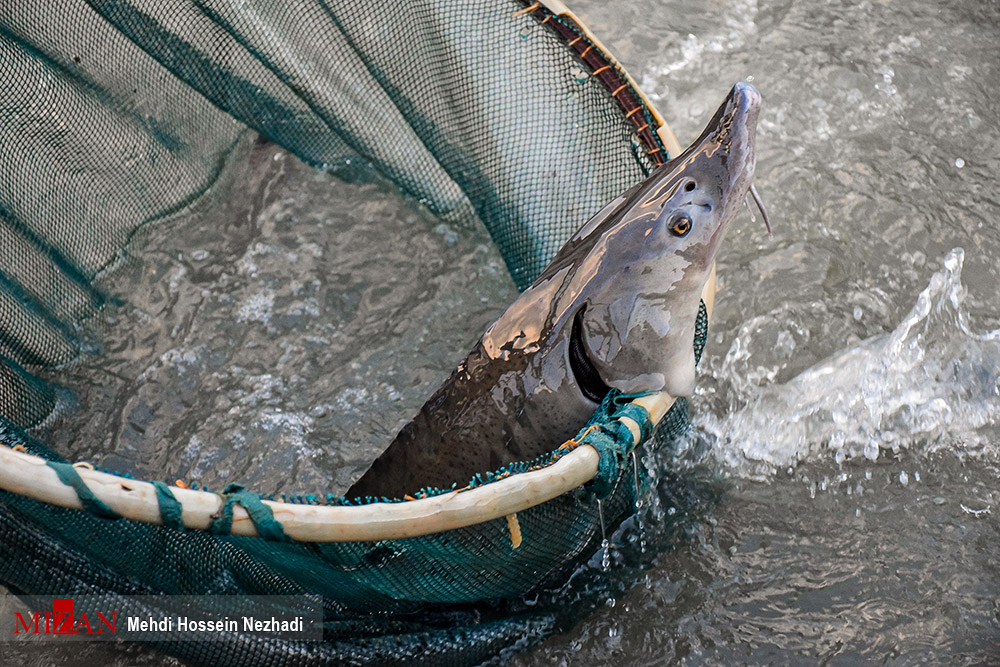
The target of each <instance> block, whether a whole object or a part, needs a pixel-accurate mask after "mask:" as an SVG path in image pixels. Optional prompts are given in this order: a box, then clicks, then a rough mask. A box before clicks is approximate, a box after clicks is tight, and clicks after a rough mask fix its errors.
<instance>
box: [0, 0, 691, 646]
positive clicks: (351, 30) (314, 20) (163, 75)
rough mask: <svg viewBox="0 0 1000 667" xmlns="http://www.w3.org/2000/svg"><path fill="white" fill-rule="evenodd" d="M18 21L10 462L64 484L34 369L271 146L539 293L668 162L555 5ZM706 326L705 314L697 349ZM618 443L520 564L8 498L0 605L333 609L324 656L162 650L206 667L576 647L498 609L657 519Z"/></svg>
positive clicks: (4, 272)
mask: <svg viewBox="0 0 1000 667" xmlns="http://www.w3.org/2000/svg"><path fill="white" fill-rule="evenodd" d="M9 5H10V6H8V7H5V9H4V11H3V12H2V13H0V249H2V252H0V442H2V443H3V444H4V445H6V446H9V447H14V446H21V447H23V448H25V449H26V450H27V451H28V452H30V453H34V454H38V455H40V456H43V457H45V458H47V459H49V460H51V461H59V460H60V458H59V455H58V452H52V451H50V450H49V449H48V448H47V447H46V446H45V444H44V443H40V442H37V441H36V440H35V439H34V438H33V437H32V435H31V429H32V428H33V427H35V426H37V425H38V424H40V423H42V422H43V421H44V420H45V419H46V417H47V416H48V415H49V414H50V413H51V411H52V409H53V406H54V403H55V389H54V388H53V387H52V386H50V385H49V384H47V383H45V382H43V381H41V380H40V379H38V377H36V374H37V373H38V372H39V371H40V370H42V369H44V370H46V371H48V372H50V373H51V372H52V370H53V369H58V368H60V367H62V366H64V365H66V364H69V363H72V361H73V360H74V359H75V358H77V357H78V356H79V355H80V354H81V352H84V351H87V350H91V349H94V340H93V334H92V333H91V332H89V331H88V330H87V329H86V327H85V326H82V325H81V323H82V322H84V321H85V320H86V319H87V318H88V317H90V316H92V315H93V314H94V313H96V312H97V311H99V310H100V309H101V307H102V306H103V305H104V304H105V302H106V300H107V297H106V296H105V290H104V289H102V285H105V284H107V283H106V281H109V280H113V279H114V269H115V267H116V266H117V265H119V264H120V263H121V262H122V261H123V258H124V257H125V256H126V254H127V253H129V251H130V250H131V247H130V241H131V240H132V238H133V237H134V236H135V234H136V233H137V231H138V230H140V229H141V228H143V227H144V226H146V225H149V224H151V223H155V222H156V221H157V220H161V219H164V218H166V217H168V216H170V215H171V214H172V213H174V212H176V211H178V210H179V209H181V208H183V207H185V206H187V205H189V204H190V203H191V202H192V201H194V200H196V199H197V198H198V197H199V196H200V195H201V194H203V193H204V192H206V190H208V189H209V188H211V187H212V184H213V183H214V182H215V179H216V177H217V176H218V175H219V173H220V170H221V169H222V166H223V164H224V162H225V161H226V159H227V157H228V156H229V155H230V154H231V153H232V152H233V151H234V150H235V148H236V146H237V145H239V144H240V143H241V142H245V141H248V140H252V138H253V136H254V135H255V134H256V135H258V136H260V137H262V138H264V139H267V140H270V141H273V142H275V143H277V144H280V145H281V146H282V147H284V148H285V149H287V150H288V151H290V152H292V153H294V154H295V155H297V156H298V157H299V158H300V159H302V160H303V161H305V162H307V163H309V164H312V165H314V166H316V167H317V168H322V169H329V170H338V169H340V168H342V167H346V166H347V165H348V164H350V163H351V162H352V161H353V162H354V163H355V164H356V163H357V162H362V163H364V164H365V165H368V168H370V169H372V170H373V171H374V172H377V173H378V174H379V175H381V176H383V177H387V178H389V179H391V180H392V181H393V182H395V183H396V184H398V186H399V188H400V189H401V190H402V191H403V192H405V193H406V194H408V195H410V196H412V197H414V198H416V199H418V200H420V201H421V202H422V203H423V204H425V205H426V206H427V207H428V208H429V209H430V210H431V211H433V212H434V213H435V214H436V215H438V216H440V217H441V218H444V219H448V220H453V221H459V222H469V221H474V220H476V219H478V220H479V221H481V222H482V223H483V224H485V226H486V228H487V229H488V230H489V232H490V234H491V236H492V238H493V239H494V241H495V242H496V244H497V246H498V247H499V249H500V251H501V253H502V255H503V257H504V259H505V261H506V263H507V266H508V268H509V270H510V273H511V275H512V276H513V277H514V280H515V282H516V283H517V284H518V286H519V287H521V288H523V287H525V286H527V285H528V284H530V282H531V281H532V279H533V278H534V277H535V276H536V275H537V274H538V273H539V272H540V271H541V269H542V268H543V267H544V266H545V263H546V262H547V261H548V259H549V258H550V257H551V256H552V255H553V254H554V253H555V251H556V250H557V249H558V248H559V247H560V246H561V245H562V243H563V242H564V241H565V240H566V239H567V238H568V237H569V236H570V234H571V233H572V232H573V231H575V230H576V229H577V228H578V227H579V226H580V225H581V224H582V223H583V222H584V221H585V220H586V219H587V218H588V217H589V215H590V214H592V213H593V212H595V211H597V210H598V209H599V208H600V207H601V206H602V205H603V204H604V203H605V202H607V201H608V200H610V199H611V198H613V197H614V196H616V195H618V194H619V193H621V192H623V191H624V190H625V189H627V188H628V187H629V186H631V185H632V184H634V183H635V182H637V181H638V180H639V179H640V178H642V176H643V175H645V174H646V173H648V171H649V170H650V169H651V168H652V167H653V166H654V165H655V164H658V163H660V162H662V161H663V160H664V159H665V157H666V154H665V151H664V149H663V146H662V145H661V144H660V142H659V139H658V138H657V136H656V134H655V133H654V131H653V130H655V120H654V118H653V116H652V114H651V113H650V111H649V110H648V109H647V108H646V107H645V105H644V103H643V102H642V99H641V97H640V96H639V95H638V93H637V91H635V90H633V89H632V87H631V85H630V84H629V83H628V80H627V79H626V78H624V76H623V75H622V73H621V72H620V71H619V70H618V69H617V67H615V66H613V64H612V63H610V61H609V60H608V57H607V56H606V55H605V54H604V53H603V52H602V51H601V50H600V49H599V48H595V47H594V46H593V45H592V44H591V43H590V41H589V40H588V39H587V38H586V36H585V35H584V33H583V32H582V31H581V29H580V27H579V26H578V25H577V24H576V23H575V22H574V21H573V20H572V19H569V18H565V17H560V16H555V15H553V14H552V13H551V12H549V11H548V10H547V9H546V8H545V7H542V6H539V5H537V4H529V3H526V2H519V1H515V0H504V1H501V0H491V1H487V2H475V3H472V2H456V1H454V0H437V1H433V0H411V1H408V2H403V3H387V2H358V1H351V2H336V1H332V0H317V1H315V2H313V1H305V0H303V1H292V2H283V3H272V2H243V3H232V2H213V1H211V0H195V1H192V2H186V1H183V0H171V1H168V2H162V1H161V2H156V1H153V0H136V1H128V0H88V1H81V2H73V3H69V4H65V3H57V2H51V1H48V0H43V1H41V2H32V3H9ZM651 126H652V127H651ZM138 259H139V261H141V257H140V258H138ZM706 326H707V322H706V321H705V319H704V317H703V318H702V326H701V327H700V328H699V335H698V341H697V342H698V345H697V346H696V347H697V348H699V351H700V345H701V344H703V342H704V336H705V333H706ZM619 407H620V406H618V405H617V404H616V403H614V402H613V401H610V400H609V401H608V402H606V404H605V406H602V409H601V410H599V411H598V414H597V415H595V419H597V420H599V421H600V422H601V423H605V424H612V422H613V417H614V413H615V410H617V409H619ZM685 410H686V408H685V405H684V402H683V401H678V403H677V405H675V407H674V409H673V410H672V411H671V413H670V414H669V415H668V417H667V418H666V420H665V421H666V424H665V425H662V426H661V429H662V430H664V431H668V432H675V431H679V430H680V429H682V428H683V424H684V414H685ZM609 428H610V427H609ZM605 437H606V440H605V441H603V444H602V447H603V449H602V457H603V458H602V475H601V478H600V480H599V482H600V483H599V484H594V485H590V486H588V487H585V488H581V489H578V490H577V491H575V492H572V493H568V494H565V495H563V496H561V497H560V498H557V499H555V500H553V501H550V502H547V503H544V504H543V505H540V506H538V507H535V508H532V509H530V510H528V511H526V512H523V513H520V514H519V521H520V526H521V531H522V536H523V538H522V539H523V541H522V544H521V545H520V546H519V547H516V548H515V547H514V545H513V544H512V543H511V536H510V532H509V529H508V527H507V524H506V522H505V521H504V520H496V521H491V522H486V523H483V524H479V525H476V526H471V527H468V528H463V529H459V530H454V531H449V532H446V533H441V534H437V535H432V536H428V537H424V538H415V539H410V540H399V541H382V542H367V543H344V544H309V543H293V542H289V541H285V540H281V539H271V540H268V539H261V538H240V537H233V536H229V535H224V534H223V535H213V534H210V533H201V532H193V531H184V530H181V529H177V528H172V527H166V526H152V525H146V524H142V523H137V522H134V521H129V520H124V519H111V518H104V517H102V516H99V514H100V512H96V513H95V512H81V511H72V510H66V509H61V508H58V507H54V506H50V505H46V504H43V503H39V502H35V501H32V500H28V499H25V498H23V497H21V496H18V495H15V494H11V493H6V492H0V583H2V584H3V585H4V586H6V587H8V588H9V589H10V590H12V591H14V592H16V593H19V594H24V595H34V594H38V595H42V594H46V595H77V594H84V593H87V594H96V593H101V594H106V595H122V596H125V595H154V594H177V595H180V594H189V595H227V594H253V595H309V596H314V597H316V598H318V599H319V600H321V601H322V605H323V607H324V610H325V616H324V619H325V624H324V641H323V642H299V643H296V642H281V641H277V640H273V639H264V638H258V637H254V636H252V635H240V636H239V637H236V636H234V637H232V638H231V641H228V640H227V641H222V642H213V643H211V644H199V643H195V642H183V641H178V642H160V643H158V644H157V647H158V648H160V649H162V650H165V651H168V652H170V653H173V654H175V655H178V656H180V657H182V658H184V659H186V660H189V661H191V662H194V663H199V664H232V665H257V664H286V663H287V662H288V661H289V660H294V661H296V662H298V663H302V664H341V663H358V662H371V663H374V664H388V663H405V664H416V663H426V664H435V663H450V664H469V663H477V662H480V661H482V660H485V659H488V658H490V657H492V656H495V655H497V654H498V653H499V652H500V651H501V650H503V649H505V648H508V647H511V646H522V645H524V643H525V642H528V641H531V640H532V639H533V638H537V637H541V636H543V635H544V634H545V633H546V632H549V631H551V630H552V628H553V627H554V624H555V618H556V615H555V612H553V611H552V610H548V611H544V610H537V609H529V608H527V607H523V606H522V607H518V606H517V605H516V604H514V603H510V604H507V603H500V602H498V601H504V600H506V601H510V600H516V599H518V598H519V597H520V596H523V595H525V594H526V593H528V592H530V591H534V590H539V589H540V588H544V587H546V586H553V585H556V584H557V583H559V582H561V581H564V580H565V578H566V577H567V576H568V574H569V573H570V572H572V570H573V568H574V567H576V566H577V565H578V564H579V563H580V562H581V561H582V560H584V559H586V558H587V557H588V556H589V555H590V554H592V553H593V552H594V550H595V548H596V546H597V545H598V544H599V543H600V538H601V532H602V516H601V515H602V514H603V521H604V522H605V523H606V524H608V525H614V524H616V523H618V522H620V521H621V520H622V519H623V518H624V517H626V516H628V515H629V514H630V513H631V512H632V511H633V508H634V501H635V493H636V489H635V484H634V483H632V479H633V477H632V472H631V466H632V465H633V463H632V461H633V460H634V459H631V458H630V457H628V456H627V453H628V451H630V449H631V443H630V441H626V440H627V438H625V437H624V436H623V435H621V434H620V433H619V434H618V435H616V432H615V431H614V430H613V428H612V429H611V430H610V431H608V434H606V436H605ZM559 444H561V443H553V447H556V446H558V445H559ZM237 481H238V480H237ZM598 500H600V504H598V502H597V501H598ZM307 501H309V500H307ZM317 502H318V501H317ZM91 509H93V508H91ZM484 601H489V602H490V604H483V602H484Z"/></svg>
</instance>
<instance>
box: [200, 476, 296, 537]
mask: <svg viewBox="0 0 1000 667" xmlns="http://www.w3.org/2000/svg"><path fill="white" fill-rule="evenodd" d="M216 495H218V496H219V497H220V498H222V501H223V502H222V508H221V509H220V510H219V512H218V516H217V517H216V518H215V520H214V521H212V526H211V528H209V531H210V532H211V533H212V534H213V535H229V534H231V533H232V529H233V505H241V506H242V507H243V509H245V510H246V511H247V514H249V515H250V520H251V521H253V525H254V527H256V528H257V532H258V533H260V536H261V537H263V538H264V539H265V540H272V541H275V542H286V541H288V537H287V536H286V535H285V531H284V529H283V528H282V527H281V524H280V523H278V521H277V520H276V519H275V518H274V513H273V512H271V508H270V507H268V506H267V505H265V504H264V503H263V502H261V499H260V496H259V495H258V494H256V493H253V492H252V491H247V490H246V489H245V488H243V487H242V486H240V485H239V484H230V485H229V486H227V487H226V488H225V490H223V492H222V493H219V494H216Z"/></svg>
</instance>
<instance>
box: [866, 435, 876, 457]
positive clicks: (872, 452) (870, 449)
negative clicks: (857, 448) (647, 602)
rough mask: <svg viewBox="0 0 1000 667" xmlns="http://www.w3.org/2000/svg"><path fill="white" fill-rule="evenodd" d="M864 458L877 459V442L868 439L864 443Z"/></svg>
mask: <svg viewBox="0 0 1000 667" xmlns="http://www.w3.org/2000/svg"><path fill="white" fill-rule="evenodd" d="M865 458H866V459H868V460H869V461H877V460H878V443H877V442H875V440H869V441H868V442H867V443H865Z"/></svg>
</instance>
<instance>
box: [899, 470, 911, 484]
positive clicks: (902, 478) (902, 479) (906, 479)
mask: <svg viewBox="0 0 1000 667" xmlns="http://www.w3.org/2000/svg"><path fill="white" fill-rule="evenodd" d="M899 483H900V484H902V485H903V486H906V485H907V484H909V483H910V476H909V475H907V474H906V471H905V470H902V471H900V473H899Z"/></svg>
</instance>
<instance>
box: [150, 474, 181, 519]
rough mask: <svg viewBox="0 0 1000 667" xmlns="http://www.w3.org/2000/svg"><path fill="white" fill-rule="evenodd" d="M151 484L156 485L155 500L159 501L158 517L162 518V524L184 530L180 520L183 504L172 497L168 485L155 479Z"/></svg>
mask: <svg viewBox="0 0 1000 667" xmlns="http://www.w3.org/2000/svg"><path fill="white" fill-rule="evenodd" d="M153 486H154V487H156V500H157V501H158V502H159V503H160V519H162V520H163V525H164V526H166V527H167V528H173V529H174V530H184V524H183V523H182V522H181V511H182V510H183V509H184V507H183V505H181V503H180V501H179V500H177V498H175V497H174V494H173V492H172V491H171V490H170V487H169V486H167V485H166V484H164V483H163V482H161V481H159V480H156V481H154V482H153Z"/></svg>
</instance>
